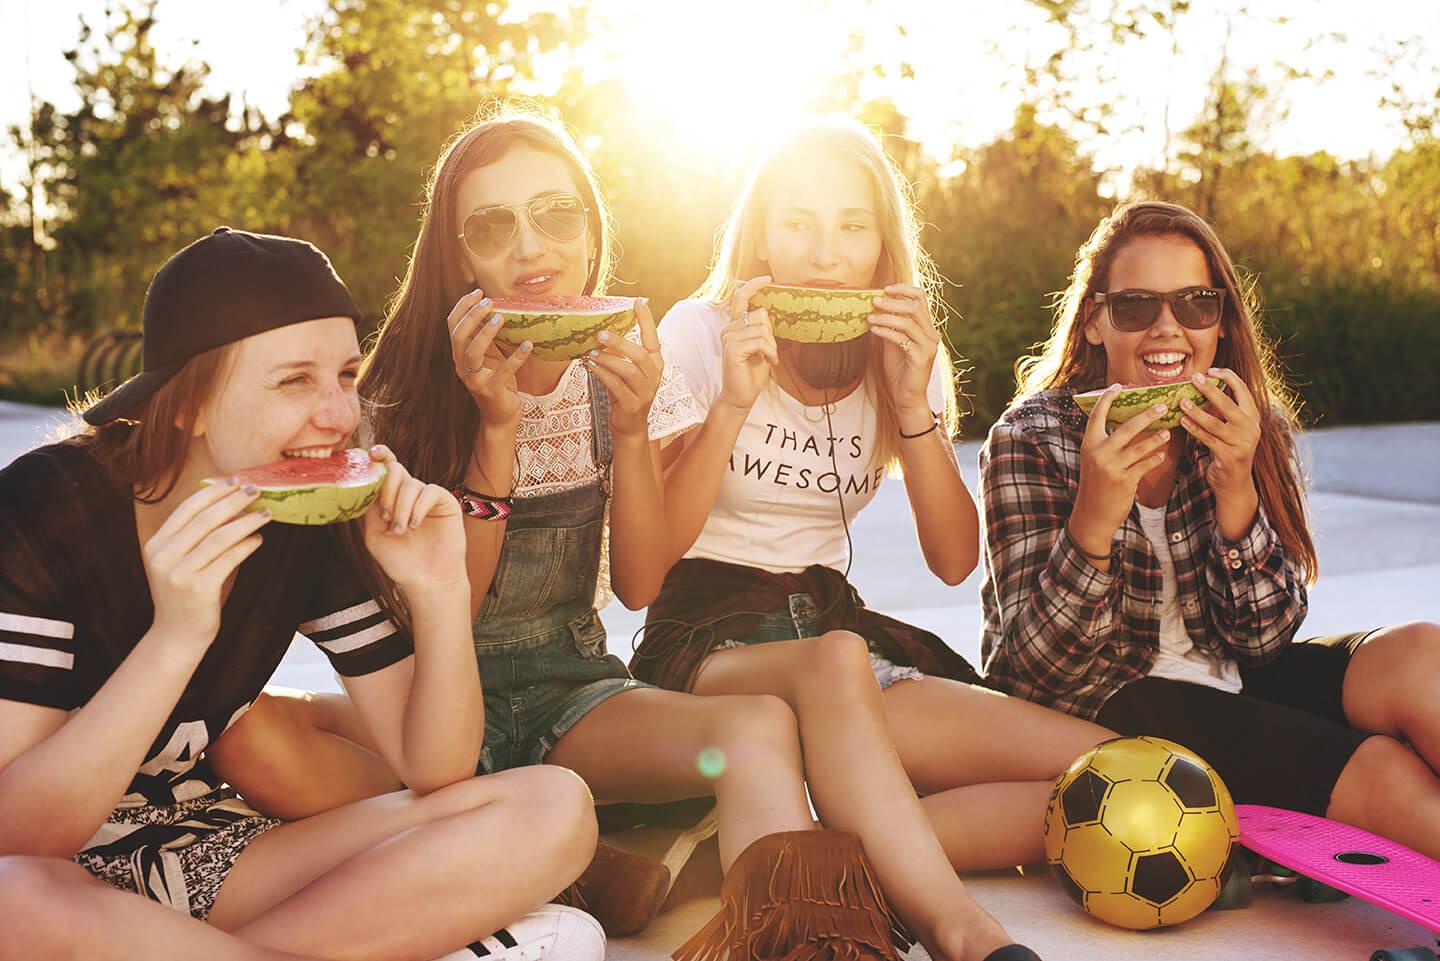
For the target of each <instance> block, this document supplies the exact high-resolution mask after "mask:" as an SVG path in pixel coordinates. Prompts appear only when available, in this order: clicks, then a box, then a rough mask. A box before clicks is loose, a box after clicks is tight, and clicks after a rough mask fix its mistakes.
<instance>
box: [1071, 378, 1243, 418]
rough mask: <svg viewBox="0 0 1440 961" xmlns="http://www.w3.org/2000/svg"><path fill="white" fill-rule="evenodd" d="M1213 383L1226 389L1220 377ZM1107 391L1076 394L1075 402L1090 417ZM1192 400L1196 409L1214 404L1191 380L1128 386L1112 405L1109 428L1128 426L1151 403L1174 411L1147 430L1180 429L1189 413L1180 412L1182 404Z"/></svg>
mask: <svg viewBox="0 0 1440 961" xmlns="http://www.w3.org/2000/svg"><path fill="white" fill-rule="evenodd" d="M1210 383H1211V384H1213V385H1214V386H1216V387H1220V388H1222V389H1223V388H1224V384H1225V382H1224V381H1222V380H1221V379H1220V378H1219V377H1211V378H1210ZM1105 391H1106V388H1104V387H1102V388H1100V389H1099V390H1087V391H1086V392H1085V393H1083V394H1076V395H1075V403H1076V404H1079V405H1080V409H1081V410H1082V411H1084V412H1085V416H1086V417H1089V416H1090V412H1091V411H1092V410H1094V409H1095V405H1096V403H1098V402H1099V400H1100V395H1101V394H1103V393H1105ZM1186 397H1188V398H1189V399H1190V400H1192V401H1194V403H1195V406H1196V407H1206V406H1208V405H1209V403H1210V401H1209V400H1207V399H1206V398H1205V395H1204V394H1202V393H1200V388H1198V387H1196V386H1195V385H1194V384H1192V383H1190V381H1188V380H1181V381H1176V382H1175V383H1173V384H1139V385H1128V386H1125V387H1122V388H1121V389H1120V393H1119V394H1118V395H1117V396H1116V398H1115V400H1114V401H1113V402H1112V403H1111V404H1110V416H1108V417H1107V418H1105V426H1106V427H1110V428H1114V427H1117V426H1118V425H1120V424H1123V423H1125V422H1126V421H1127V420H1129V419H1130V418H1132V417H1134V416H1135V415H1136V414H1138V413H1140V412H1142V411H1143V410H1145V409H1146V408H1147V407H1149V406H1150V405H1151V404H1164V405H1166V406H1167V407H1169V408H1170V409H1169V410H1168V411H1166V412H1165V413H1164V414H1162V415H1160V419H1159V420H1157V421H1155V423H1153V424H1151V425H1150V426H1149V427H1147V428H1145V429H1146V430H1169V429H1170V428H1172V427H1178V426H1180V418H1182V417H1184V416H1185V412H1184V411H1183V410H1181V409H1180V401H1181V400H1182V399H1183V398H1186Z"/></svg>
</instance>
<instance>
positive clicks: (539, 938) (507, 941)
mask: <svg viewBox="0 0 1440 961" xmlns="http://www.w3.org/2000/svg"><path fill="white" fill-rule="evenodd" d="M476 958H484V959H485V961H604V958H605V931H604V929H602V928H601V927H600V922H599V921H596V920H595V919H594V918H592V917H590V915H588V914H586V913H585V912H584V911H581V910H580V909H579V908H571V907H566V906H565V905H563V904H545V905H541V906H540V907H539V908H537V909H535V910H534V911H531V912H530V913H529V914H527V915H525V916H524V917H523V918H521V919H520V920H518V921H513V922H511V923H510V924H508V925H506V926H505V927H503V928H501V929H500V930H499V931H496V932H495V933H494V934H492V935H490V936H489V937H488V938H481V939H480V940H479V941H475V942H472V943H471V944H469V945H467V946H465V947H463V948H461V949H460V950H459V951H452V952H450V953H449V954H447V955H445V956H444V957H441V958H437V959H436V961H475V959H476Z"/></svg>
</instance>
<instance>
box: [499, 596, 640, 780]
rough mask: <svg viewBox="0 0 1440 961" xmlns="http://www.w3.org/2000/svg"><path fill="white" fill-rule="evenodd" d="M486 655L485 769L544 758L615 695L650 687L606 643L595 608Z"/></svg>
mask: <svg viewBox="0 0 1440 961" xmlns="http://www.w3.org/2000/svg"><path fill="white" fill-rule="evenodd" d="M506 646H507V647H510V649H509V650H506V651H503V652H500V651H488V650H487V651H486V652H485V653H484V654H483V655H482V656H481V657H480V658H479V661H480V681H481V684H482V685H483V686H484V688H485V748H484V750H483V751H482V752H481V755H480V773H482V774H494V773H495V772H497V771H504V770H508V769H509V768H512V767H522V766H524V765H526V764H541V763H543V762H544V761H545V756H546V755H548V754H549V753H550V750H551V748H553V747H554V746H555V744H556V742H558V741H559V740H560V738H562V737H564V736H565V734H566V732H568V731H569V730H570V729H571V728H572V727H574V726H575V725H576V724H578V723H579V722H580V719H581V718H583V717H584V716H585V715H586V714H588V713H590V711H592V710H593V709H594V708H595V707H596V706H597V705H599V704H600V703H602V702H604V701H607V700H609V699H610V698H612V697H614V696H615V695H616V694H623V693H624V692H626V691H633V690H637V689H639V688H642V687H650V686H651V685H649V684H646V683H645V682H644V681H637V680H636V679H635V678H633V677H631V676H630V671H629V669H628V668H627V667H626V666H625V662H624V661H622V660H620V658H618V657H616V656H615V655H614V654H609V653H607V652H606V649H605V628H604V627H603V626H602V625H601V623H600V619H599V617H596V616H595V615H594V614H593V613H592V614H591V615H590V616H588V617H586V618H582V619H581V620H579V621H577V622H575V623H572V624H568V625H566V626H565V627H563V628H561V629H560V630H558V631H551V632H547V634H545V635H543V636H540V637H535V638H526V639H524V640H522V641H520V642H517V643H516V644H515V645H514V646H513V647H512V646H511V645H506Z"/></svg>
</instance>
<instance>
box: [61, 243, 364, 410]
mask: <svg viewBox="0 0 1440 961" xmlns="http://www.w3.org/2000/svg"><path fill="white" fill-rule="evenodd" d="M362 316H363V315H362V314H361V313H360V308H358V307H356V306H355V301H353V300H352V299H350V291H348V290H346V289H345V284H344V283H343V282H341V280H340V277H339V276H338V275H337V274H336V273H335V268H334V267H332V266H330V259H329V258H328V257H326V256H325V255H324V254H323V253H321V252H320V249H319V248H318V247H316V246H315V245H314V244H311V243H308V242H306V241H304V240H296V239H295V238H293V237H276V236H273V235H270V234H252V233H249V232H248V231H244V230H232V229H231V228H229V227H220V228H217V229H216V231H215V232H214V233H212V234H211V235H210V236H208V237H202V238H201V239H200V240H197V241H195V242H194V243H193V244H191V245H190V246H188V247H186V248H185V249H184V250H182V251H180V252H179V253H178V254H176V255H175V256H173V257H171V258H170V259H169V260H167V261H166V262H165V266H163V267H161V268H160V270H159V271H158V272H157V273H156V274H155V279H153V280H152V281H150V287H149V289H148V290H146V292H145V314H144V331H145V340H144V348H143V349H144V358H143V363H142V365H141V372H140V373H138V374H136V375H135V376H134V377H131V378H130V379H129V380H127V381H125V383H123V384H121V385H120V386H119V387H117V388H115V389H114V390H113V391H111V392H110V393H109V394H107V395H106V396H105V397H104V398H103V399H101V400H100V401H99V402H98V403H96V404H95V405H94V406H92V407H91V408H90V409H89V410H87V411H85V420H86V422H88V423H90V424H95V425H99V424H105V423H108V422H110V421H112V420H115V419H116V418H117V417H124V416H126V415H127V414H130V413H133V412H134V411H135V409H136V408H137V407H139V406H140V405H141V404H142V403H144V402H145V400H146V399H147V398H148V397H149V396H150V395H151V394H153V393H155V391H156V389H158V388H159V387H160V385H161V384H163V383H165V382H166V381H167V380H169V379H170V378H171V377H173V376H175V373H176V372H177V371H178V370H179V369H180V368H181V367H182V366H183V365H184V364H185V362H186V361H187V360H189V359H190V358H191V357H194V356H195V355H197V354H202V353H204V352H205V351H207V350H211V349H213V348H215V347H220V346H223V345H224V344H232V343H234V342H235V341H237V340H243V339H244V338H246V337H250V336H252V335H254V334H260V333H264V332H265V331H267V330H274V329H275V328H276V327H286V326H289V325H290V324H298V323H302V322H304V321H307V320H318V319H320V318H321V317H349V318H351V319H352V320H354V321H356V322H357V323H358V322H359V321H360V320H361V319H362Z"/></svg>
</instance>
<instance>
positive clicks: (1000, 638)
mask: <svg viewBox="0 0 1440 961" xmlns="http://www.w3.org/2000/svg"><path fill="white" fill-rule="evenodd" d="M1072 393H1073V392H1072V391H1070V390H1052V391H1045V392H1042V393H1039V394H1035V395H1033V396H1031V397H1027V398H1025V399H1024V400H1022V401H1020V402H1019V403H1017V404H1016V405H1014V406H1013V407H1011V408H1010V409H1009V410H1007V411H1006V412H1005V414H1004V415H1003V416H1002V417H1001V418H1000V420H999V422H997V423H996V424H995V426H994V427H993V428H991V430H990V436H989V437H988V438H987V439H986V441H985V445H984V447H983V448H981V451H980V486H981V490H982V492H983V500H984V514H985V566H986V572H985V580H984V582H983V583H982V585H981V587H980V597H981V602H982V604H983V606H984V625H983V628H982V634H981V641H980V654H981V659H982V663H983V665H984V670H985V674H986V679H987V681H988V683H990V684H992V685H994V686H996V687H998V688H1000V689H1001V690H1005V691H1008V692H1010V693H1012V694H1016V695H1018V696H1020V697H1023V698H1026V699H1027V700H1031V701H1037V702H1039V703H1041V704H1047V705H1049V706H1051V707H1054V708H1057V709H1059V710H1062V711H1065V712H1067V713H1070V714H1077V715H1079V716H1081V717H1085V718H1094V717H1095V715H1096V714H1097V713H1099V711H1100V708H1101V706H1102V705H1104V703H1105V701H1106V699H1107V698H1109V696H1110V695H1111V694H1113V693H1115V692H1116V691H1117V690H1119V689H1120V688H1121V687H1123V686H1124V685H1125V684H1127V683H1129V682H1130V681H1133V680H1135V679H1137V678H1140V677H1143V676H1145V675H1146V674H1147V673H1148V672H1149V670H1150V668H1151V666H1152V665H1153V664H1154V662H1155V656H1156V653H1157V651H1158V650H1159V637H1160V609H1161V600H1160V588H1161V576H1160V564H1159V562H1158V561H1157V560H1156V558H1155V552H1154V551H1153V550H1152V549H1151V546H1150V542H1149V541H1148V540H1147V539H1146V537H1145V533H1144V531H1143V530H1142V529H1141V527H1140V518H1139V513H1138V511H1137V510H1135V509H1134V508H1132V509H1131V511H1130V516H1129V517H1128V518H1126V520H1125V523H1124V525H1123V526H1122V527H1121V528H1120V530H1119V531H1118V532H1117V533H1116V535H1115V541H1114V543H1113V546H1112V553H1111V562H1110V570H1109V571H1101V570H1099V569H1098V568H1096V567H1095V566H1094V565H1092V564H1091V563H1090V562H1089V561H1087V560H1086V559H1085V557H1084V555H1083V554H1081V553H1080V552H1079V550H1078V549H1077V547H1076V545H1075V543H1074V541H1073V540H1071V538H1070V535H1069V532H1068V529H1067V527H1066V522H1067V521H1068V520H1069V517H1070V511H1071V508H1072V507H1073V506H1074V503H1075V495H1076V493H1077V491H1078V489H1079V486H1080V443H1081V441H1082V440H1083V436H1084V429H1085V416H1084V414H1082V413H1081V412H1080V408H1079V407H1077V406H1076V404H1075V402H1074V400H1072V399H1071V398H1072ZM1209 460H1210V452H1209V451H1208V450H1206V449H1205V448H1204V446H1203V445H1201V444H1196V443H1195V442H1194V441H1191V440H1189V439H1188V438H1187V441H1186V444H1185V449H1184V453H1183V454H1182V456H1181V460H1180V464H1179V466H1178V468H1177V472H1176V478H1175V487H1174V489H1173V491H1172V492H1171V494H1170V502H1169V504H1168V505H1167V506H1166V509H1165V530H1166V532H1167V535H1166V536H1167V537H1169V539H1170V545H1169V546H1170V553H1171V555H1172V556H1173V558H1174V561H1175V578H1176V587H1177V595H1178V597H1179V601H1180V610H1181V614H1182V615H1183V617H1184V619H1185V629H1186V632H1187V633H1188V634H1189V635H1190V639H1191V640H1192V641H1193V642H1194V644H1195V646H1196V647H1197V648H1199V649H1201V650H1203V651H1205V652H1206V653H1207V654H1210V655H1212V656H1216V657H1230V658H1233V659H1234V660H1236V661H1238V662H1239V663H1240V664H1241V665H1244V666H1247V667H1259V666H1261V665H1264V664H1267V663H1269V662H1271V661H1273V660H1275V658H1276V657H1278V656H1279V655H1280V653H1281V652H1282V651H1283V650H1284V649H1285V647H1286V645H1288V644H1289V643H1290V641H1291V639H1292V638H1293V637H1294V635H1295V631H1296V630H1297V629H1298V628H1299V626H1300V622H1301V621H1302V620H1304V618H1305V612H1306V610H1307V608H1308V600H1307V598H1306V593H1305V583H1304V580H1303V578H1302V577H1301V576H1300V573H1299V571H1298V570H1297V569H1296V568H1295V566H1294V565H1293V564H1292V563H1290V562H1289V561H1288V560H1287V559H1286V557H1285V553H1284V549H1283V548H1282V546H1281V543H1280V539H1279V537H1277V536H1276V535H1275V533H1274V531H1273V529H1272V528H1271V527H1270V522H1269V521H1268V519H1267V518H1266V516H1265V510H1264V508H1263V507H1262V508H1261V509H1260V511H1259V513H1258V514H1257V515H1256V518H1255V523H1254V524H1253V525H1252V526H1251V528H1250V530H1249V532H1248V533H1246V535H1245V536H1244V537H1242V538H1241V539H1240V540H1238V541H1234V542H1232V541H1228V540H1226V539H1225V537H1224V536H1223V535H1222V534H1221V533H1220V532H1219V530H1217V529H1216V527H1215V499H1214V495H1213V494H1212V493H1211V491H1210V488H1209V486H1208V485H1207V484H1206V482H1205V469H1206V467H1207V465H1208V464H1209Z"/></svg>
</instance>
